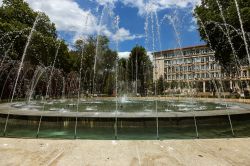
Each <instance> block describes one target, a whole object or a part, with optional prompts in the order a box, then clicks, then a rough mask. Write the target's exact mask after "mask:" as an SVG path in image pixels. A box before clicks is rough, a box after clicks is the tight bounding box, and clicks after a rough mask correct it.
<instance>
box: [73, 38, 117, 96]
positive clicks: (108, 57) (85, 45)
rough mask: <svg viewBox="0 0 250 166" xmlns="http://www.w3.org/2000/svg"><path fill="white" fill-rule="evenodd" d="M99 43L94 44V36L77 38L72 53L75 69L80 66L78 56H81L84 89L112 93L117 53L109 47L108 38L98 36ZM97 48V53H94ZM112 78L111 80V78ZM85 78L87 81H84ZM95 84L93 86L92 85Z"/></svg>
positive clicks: (95, 39)
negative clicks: (82, 38) (84, 38)
mask: <svg viewBox="0 0 250 166" xmlns="http://www.w3.org/2000/svg"><path fill="white" fill-rule="evenodd" d="M98 38H99V39H98V40H99V45H98V48H97V46H96V43H97V42H96V41H97V38H96V37H92V36H91V37H89V38H88V39H87V40H85V41H83V40H77V41H76V43H75V51H74V54H75V56H76V58H75V59H78V60H77V61H75V65H74V66H76V70H77V68H78V70H79V68H80V58H81V56H83V72H82V74H83V76H82V78H84V79H85V90H87V89H88V90H89V91H92V90H93V89H95V90H96V92H99V93H108V94H112V92H113V90H112V89H114V81H115V80H114V76H113V75H114V69H115V62H116V58H117V53H116V52H115V51H112V50H111V49H110V48H109V40H108V38H107V37H105V36H99V37H98ZM96 48H97V55H96ZM95 58H96V71H95V80H94V83H95V85H92V84H93V79H94V65H95ZM112 79H113V80H112ZM86 80H87V81H86ZM93 86H95V87H93Z"/></svg>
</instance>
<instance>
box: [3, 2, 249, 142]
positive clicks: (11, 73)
mask: <svg viewBox="0 0 250 166" xmlns="http://www.w3.org/2000/svg"><path fill="white" fill-rule="evenodd" d="M150 2H151V1H150ZM150 2H149V3H148V4H146V7H145V10H146V13H145V16H146V18H145V24H144V25H145V26H144V30H145V46H146V47H147V50H151V51H152V54H153V56H154V59H153V62H152V63H153V68H154V72H155V73H154V74H155V76H156V78H157V76H159V75H158V73H157V65H158V64H157V56H156V52H157V50H158V49H160V50H162V43H161V40H162V39H161V37H162V36H161V30H160V28H161V26H162V23H163V21H166V22H167V23H168V24H170V25H171V26H172V27H173V32H174V34H175V36H176V43H177V45H178V47H177V49H176V50H175V53H174V54H175V55H179V56H181V57H182V58H185V55H184V50H182V47H183V46H182V38H181V33H180V32H181V31H180V30H179V29H178V28H179V27H178V24H179V18H178V16H177V13H176V12H174V13H173V15H171V16H169V15H165V16H164V18H163V19H162V23H159V18H158V17H159V16H158V13H157V11H156V10H155V9H154V8H153V7H152V6H151V3H150ZM216 3H217V7H218V8H219V11H220V14H221V18H222V20H223V24H219V23H215V22H213V23H214V24H216V27H218V28H220V29H221V30H222V31H224V35H225V36H226V38H227V40H228V42H229V43H230V46H231V49H232V51H233V54H234V58H235V61H236V62H237V68H241V64H240V62H239V58H238V56H237V51H236V50H235V48H234V45H233V42H232V40H233V37H232V36H230V29H234V31H235V32H236V33H237V35H241V36H242V39H243V40H244V46H245V49H246V53H247V56H248V61H249V62H250V57H249V45H248V42H247V41H248V39H247V34H248V33H247V32H245V29H244V26H243V23H242V19H241V13H240V9H239V4H238V2H237V0H235V6H236V9H237V13H238V18H239V22H240V26H241V29H240V30H237V29H235V28H234V27H233V26H232V25H229V24H227V22H226V19H225V16H224V13H223V8H222V6H221V4H220V2H219V0H216ZM112 8H113V7H112V4H109V3H108V4H105V5H104V6H103V8H102V11H101V13H100V16H99V20H98V26H99V29H98V30H97V32H96V33H97V37H96V39H95V40H96V41H95V47H94V48H95V54H94V57H93V65H92V66H91V67H89V68H85V66H84V60H85V58H86V57H85V52H84V47H85V45H84V44H85V43H84V42H85V41H84V40H82V46H81V47H82V48H81V49H82V50H81V53H79V54H80V55H79V64H80V65H79V68H78V69H77V70H76V71H74V72H70V73H63V71H60V69H57V62H58V57H59V55H58V54H59V50H60V48H61V47H63V46H62V45H61V44H62V43H61V42H60V43H56V44H55V45H56V49H55V50H54V51H55V55H54V52H53V61H52V64H50V65H48V66H45V65H43V64H39V65H37V66H36V68H32V67H30V68H31V69H26V70H25V71H24V70H23V68H24V66H25V67H27V66H28V63H27V64H26V62H25V57H26V54H27V51H28V48H29V47H30V44H31V42H32V39H33V33H34V32H35V31H36V27H37V25H38V23H39V18H40V15H39V14H38V15H37V17H36V19H35V21H34V23H33V27H32V29H31V31H30V33H29V36H28V37H27V42H26V45H25V47H24V51H23V54H22V57H21V60H20V62H19V61H14V62H11V60H8V58H9V57H8V55H9V53H10V51H11V49H12V46H13V44H14V41H15V39H14V40H13V41H12V43H10V44H9V45H7V46H6V45H4V47H3V46H1V47H3V48H6V49H4V50H5V52H4V55H3V58H2V60H1V64H0V72H1V76H4V78H6V79H5V80H4V81H3V85H1V86H2V89H1V100H2V102H3V103H1V104H0V127H2V128H3V136H8V137H27V138H38V137H39V138H64V139H157V140H158V139H173V138H174V139H176V138H177V139H187V138H188V139H195V138H231V137H245V136H247V137H249V136H250V130H249V128H250V126H249V124H250V123H249V122H250V120H249V117H250V112H249V104H245V103H239V102H237V101H230V100H229V99H227V98H226V95H225V92H226V90H225V86H224V85H223V80H222V79H221V78H220V79H219V80H216V79H215V78H214V79H212V80H210V82H211V84H212V85H213V86H214V88H215V91H216V93H217V98H210V99H208V98H198V97H197V96H196V94H195V93H196V91H197V89H198V85H197V84H196V82H195V81H196V80H195V78H192V79H190V77H189V75H187V77H184V81H187V85H184V86H183V87H181V83H182V79H181V78H178V81H177V83H176V84H174V85H173V86H175V88H171V86H172V85H171V84H172V82H171V83H170V89H169V92H170V93H171V94H170V95H168V94H167V93H166V91H167V89H166V87H165V86H166V85H165V84H164V81H163V84H164V85H163V86H164V87H163V89H164V92H163V94H162V96H161V94H160V93H158V90H159V87H158V84H159V80H157V79H155V80H153V83H152V89H150V90H151V91H152V93H151V94H150V93H148V91H150V90H147V94H146V95H145V96H143V94H139V93H140V86H141V85H140V84H141V83H140V80H139V78H140V73H139V71H140V70H139V69H140V68H139V65H142V64H141V63H140V62H139V60H138V59H139V58H138V56H139V54H138V50H137V49H136V50H135V51H136V58H135V62H133V63H135V65H133V64H132V63H131V66H129V60H126V62H125V66H126V67H125V71H123V72H125V73H122V72H120V69H121V67H120V66H119V59H118V57H117V56H116V58H115V59H114V62H115V63H114V65H113V67H112V69H110V71H109V72H110V73H112V78H111V79H110V80H111V81H113V82H111V81H110V80H108V81H109V82H108V83H109V84H111V83H112V85H113V87H112V90H113V94H112V95H109V96H108V95H106V94H101V93H100V92H98V88H99V89H100V87H103V86H102V85H100V87H98V85H97V81H98V79H100V78H98V74H100V73H99V71H98V65H100V64H99V63H100V61H101V59H100V56H101V54H102V50H100V48H101V47H100V45H101V35H102V27H103V26H104V25H105V16H106V15H107V17H108V18H107V19H108V20H112V21H113V24H112V25H111V26H112V27H113V30H115V31H116V32H119V30H120V17H119V16H115V17H114V15H113V14H112ZM89 17H90V13H89V15H88V16H87V19H86V20H85V21H86V22H85V26H86V29H85V30H86V31H87V30H88V28H90V27H88V19H89ZM196 17H197V19H198V21H199V22H200V23H201V28H202V29H203V30H204V31H205V34H206V37H207V42H208V45H210V44H211V43H210V38H209V34H208V32H207V30H206V24H208V22H205V23H203V22H202V20H201V19H200V18H199V16H198V15H197V16H196ZM209 23H212V22H209ZM224 29H225V30H224ZM26 30H27V29H24V30H23V31H26ZM13 33H18V35H20V34H21V33H22V31H20V32H13ZM19 33H20V34H19ZM10 34H11V33H8V34H5V35H4V36H3V37H1V38H0V41H1V40H2V39H3V38H4V37H6V36H8V35H10ZM18 35H17V36H16V37H18ZM119 35H120V34H118V36H117V37H116V39H115V41H114V43H115V51H116V52H119V41H120V37H121V36H119ZM44 42H46V41H44ZM157 47H158V48H157ZM210 47H211V48H212V46H211V45H210ZM212 51H213V52H214V50H212ZM47 52H49V51H47ZM160 55H161V56H162V57H163V56H164V52H163V51H160ZM110 63H111V62H110ZM191 63H194V62H191ZM17 64H18V65H17ZM180 65H182V64H180ZM16 66H18V67H16ZM166 67H170V68H172V64H170V65H169V66H166ZM10 68H11V69H10ZM27 68H28V67H27ZM129 68H131V69H130V70H132V73H130V74H131V75H132V76H131V77H132V79H131V81H130V80H129V78H128V77H129V73H128V71H129ZM9 69H10V70H9ZM142 71H143V73H146V74H145V77H148V76H150V74H147V73H150V72H152V71H151V67H149V66H145V67H144V64H143V68H142ZM29 72H31V73H32V74H31V75H32V76H31V78H30V79H28V78H26V77H25V76H26V75H28V74H27V73H29ZM184 72H188V68H186V69H185V68H184ZM56 73H57V74H56ZM58 73H59V74H58ZM103 73H104V71H102V72H101V74H103ZM134 73H135V74H134ZM119 74H125V76H124V80H122V81H124V82H125V83H124V82H123V84H122V83H121V82H122V81H121V80H119ZM180 74H181V72H180ZM206 74H208V75H209V77H210V78H212V76H211V74H212V73H210V72H209V71H208V72H207V73H206ZM237 74H238V75H239V73H237ZM88 75H90V77H88ZM103 75H104V74H103ZM13 77H15V79H13ZM88 78H89V79H88ZM143 78H144V77H143ZM163 79H165V76H164V75H163ZM12 80H14V84H10V85H8V84H9V82H11V81H12ZM145 80H147V78H145ZM25 81H26V82H29V83H27V90H26V91H25V92H26V93H25V97H20V98H18V94H19V91H21V90H19V89H21V88H22V87H21V86H22V84H25ZM101 81H103V80H101ZM41 82H42V83H43V84H45V90H44V91H45V95H43V93H42V92H39V90H41V91H43V89H42V88H41V89H39V87H38V85H39V83H41ZM55 82H56V83H55ZM103 82H104V81H103ZM42 83H41V84H42ZM240 83H241V84H242V81H240ZM103 84H104V83H103ZM130 84H133V85H131V86H130ZM120 85H121V86H120ZM125 86H126V87H125ZM124 87H125V88H124ZM6 88H8V89H11V91H10V92H9V94H10V97H9V98H10V101H9V102H6V101H5V100H4V99H3V96H4V93H5V91H6ZM122 88H123V91H122V90H121V89H122ZM8 89H7V90H8ZM124 89H125V90H124ZM173 89H174V90H173ZM51 91H55V92H58V94H59V97H58V96H57V95H53V94H52V92H51ZM174 91H175V92H178V91H179V92H180V94H181V95H176V94H174ZM89 93H90V94H91V95H89ZM37 94H39V96H40V98H38V97H36V95H37ZM84 95H85V96H84ZM105 95H106V96H105ZM83 96H84V97H83ZM103 96H105V97H103ZM139 96H140V97H139ZM18 99H19V101H18ZM228 101H230V102H228ZM3 122H5V123H3ZM229 125H230V128H229Z"/></svg>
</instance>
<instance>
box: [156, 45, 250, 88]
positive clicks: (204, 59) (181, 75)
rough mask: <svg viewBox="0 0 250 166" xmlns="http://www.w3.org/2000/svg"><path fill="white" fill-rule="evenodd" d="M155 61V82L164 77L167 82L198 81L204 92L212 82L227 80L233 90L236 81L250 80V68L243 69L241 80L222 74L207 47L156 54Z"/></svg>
mask: <svg viewBox="0 0 250 166" xmlns="http://www.w3.org/2000/svg"><path fill="white" fill-rule="evenodd" d="M154 60H155V62H154V63H155V65H156V67H155V68H154V75H153V79H154V80H158V79H159V78H160V77H163V78H164V80H165V81H167V82H173V81H175V82H190V81H192V82H193V81H197V82H200V83H202V86H203V88H202V89H203V92H206V89H207V88H206V84H207V83H208V82H210V81H211V80H227V81H228V83H229V84H230V85H229V86H230V88H231V89H233V88H234V87H237V86H238V82H237V81H236V80H245V81H249V80H250V72H249V69H248V67H242V68H241V76H240V77H239V78H230V76H226V74H224V73H222V70H221V66H220V65H219V64H218V63H217V62H216V61H215V58H214V52H213V51H212V50H210V49H209V48H208V47H207V46H206V45H199V46H193V47H185V48H181V49H172V50H165V51H161V52H156V53H154Z"/></svg>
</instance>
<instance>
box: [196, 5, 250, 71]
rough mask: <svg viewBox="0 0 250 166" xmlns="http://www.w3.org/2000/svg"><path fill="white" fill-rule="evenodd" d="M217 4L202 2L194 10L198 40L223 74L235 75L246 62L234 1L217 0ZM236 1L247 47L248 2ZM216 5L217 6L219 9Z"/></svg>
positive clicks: (249, 19)
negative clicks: (212, 55) (209, 47)
mask: <svg viewBox="0 0 250 166" xmlns="http://www.w3.org/2000/svg"><path fill="white" fill-rule="evenodd" d="M218 2H219V5H218V3H217V0H202V1H201V5H199V6H197V7H196V9H195V16H196V17H197V20H198V26H199V32H200V34H201V37H202V39H203V40H205V41H206V42H207V43H208V44H209V46H211V47H212V49H213V50H215V57H216V59H217V60H218V61H219V62H220V64H221V65H222V66H223V67H224V69H225V71H226V72H227V73H232V72H237V69H238V67H239V66H240V65H242V64H243V65H246V64H247V63H248V62H247V60H246V57H247V52H246V47H245V43H244V40H243V34H242V31H241V25H240V20H239V17H238V13H237V8H236V4H235V0H227V1H223V0H218ZM237 2H238V4H239V8H240V15H241V18H242V23H243V28H244V30H245V31H246V32H247V43H248V45H249V44H250V36H249V32H250V17H249V16H250V1H249V0H237ZM219 6H221V10H220V7H219ZM221 13H222V15H221ZM223 16H224V17H225V20H224V19H223ZM225 21H226V23H225ZM230 40H231V41H232V44H231V43H230ZM232 46H233V49H232ZM248 49H249V48H248ZM233 50H235V53H234V51H233Z"/></svg>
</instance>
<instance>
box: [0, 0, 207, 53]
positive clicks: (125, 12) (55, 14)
mask: <svg viewBox="0 0 250 166" xmlns="http://www.w3.org/2000/svg"><path fill="white" fill-rule="evenodd" d="M26 1H27V2H28V3H29V4H30V6H31V7H32V8H33V9H34V10H38V11H43V12H45V13H46V14H47V15H49V17H50V18H51V21H53V22H54V23H55V24H56V27H57V30H58V34H59V37H60V38H62V39H64V40H65V41H67V43H68V44H69V46H70V47H71V46H72V44H73V43H74V41H75V40H76V39H78V38H85V37H86V36H88V35H96V34H98V33H99V34H102V35H106V36H108V37H109V39H110V47H111V48H112V49H116V44H115V43H116V41H118V42H119V52H122V53H124V54H126V52H129V51H130V50H131V49H132V48H133V47H134V46H135V45H136V44H139V45H142V46H144V47H146V48H147V49H148V51H153V50H160V49H163V50H165V49H170V48H177V47H179V45H178V42H177V36H179V39H180V42H181V46H183V47H185V46H192V45H198V44H202V43H203V42H202V41H201V39H200V36H199V33H198V31H197V30H196V29H197V27H196V22H195V19H194V18H193V15H192V11H193V8H194V6H195V5H196V4H197V3H199V2H200V0H39V1H37V0H26ZM0 4H1V0H0ZM101 15H103V17H102V18H103V20H102V21H101V22H100V18H101ZM156 15H157V17H158V23H159V28H160V38H161V42H159V41H158V36H159V35H158V31H157V21H156ZM117 16H119V18H120V19H119V29H117V27H116V26H115V24H114V22H115V18H116V17H117ZM151 16H152V17H151ZM147 18H148V19H147ZM147 20H148V21H147ZM170 20H173V21H172V22H171V21H170ZM145 23H147V24H145ZM173 24H174V26H175V27H176V29H177V31H178V35H177V34H176V32H175V31H174V28H173ZM145 25H147V26H145ZM145 27H148V28H146V30H147V32H145ZM152 27H153V30H152ZM153 38H154V39H153ZM146 41H147V42H146ZM153 43H154V44H153ZM160 43H161V48H160ZM153 45H154V46H153Z"/></svg>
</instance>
